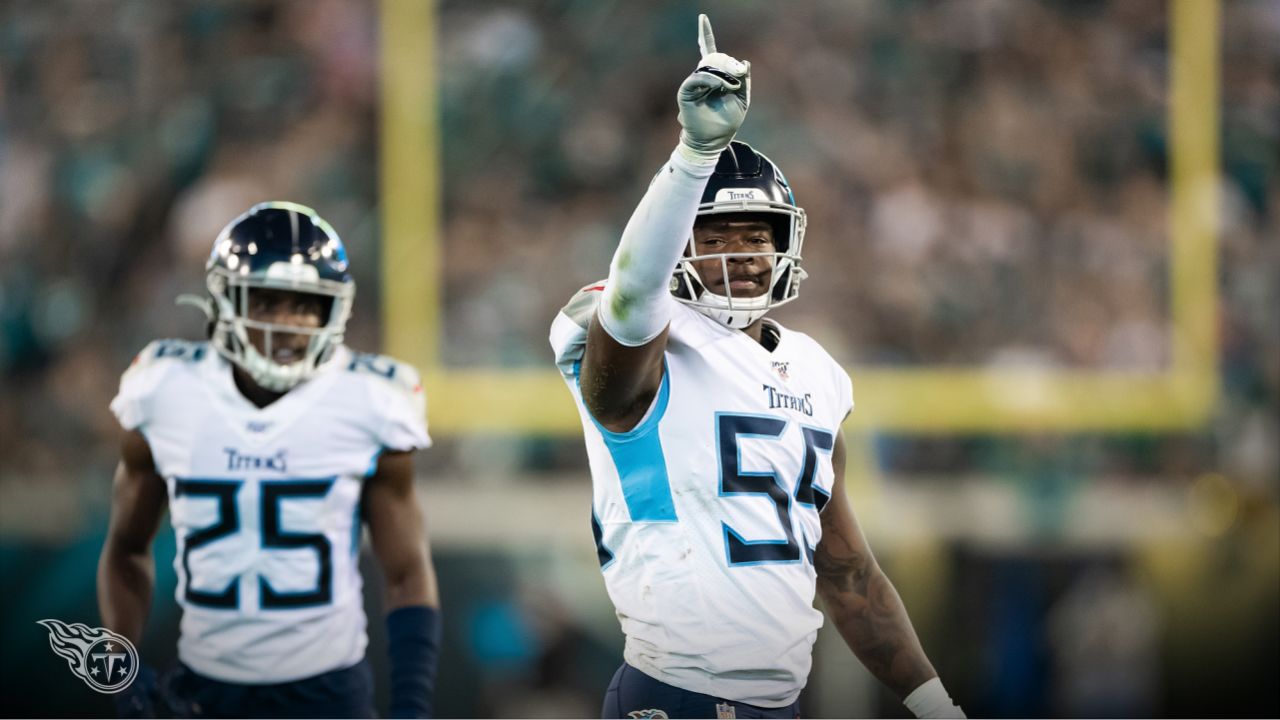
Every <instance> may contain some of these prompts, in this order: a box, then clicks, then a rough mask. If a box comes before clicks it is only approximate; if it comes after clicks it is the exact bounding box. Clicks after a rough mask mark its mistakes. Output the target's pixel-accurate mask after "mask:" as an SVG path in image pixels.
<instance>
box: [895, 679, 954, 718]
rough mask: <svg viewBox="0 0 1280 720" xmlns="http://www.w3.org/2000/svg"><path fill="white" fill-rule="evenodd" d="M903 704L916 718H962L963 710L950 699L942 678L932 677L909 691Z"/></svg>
mask: <svg viewBox="0 0 1280 720" xmlns="http://www.w3.org/2000/svg"><path fill="white" fill-rule="evenodd" d="M902 704H903V705H906V706H907V709H908V710H910V711H911V712H912V714H914V715H915V716H916V717H918V718H963V717H965V714H964V711H963V710H961V709H960V707H959V706H958V705H956V704H955V703H954V702H952V700H951V696H950V695H948V694H947V689H946V688H944V687H943V686H942V680H940V679H938V678H936V677H935V678H933V679H932V680H928V681H926V682H925V683H924V684H923V685H921V686H920V687H918V688H916V689H915V690H912V691H911V694H910V695H908V696H907V697H906V699H905V700H903V701H902Z"/></svg>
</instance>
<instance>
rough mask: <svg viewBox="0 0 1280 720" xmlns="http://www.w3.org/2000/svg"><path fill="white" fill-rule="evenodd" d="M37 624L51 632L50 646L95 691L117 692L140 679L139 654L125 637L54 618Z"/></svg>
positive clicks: (39, 621)
mask: <svg viewBox="0 0 1280 720" xmlns="http://www.w3.org/2000/svg"><path fill="white" fill-rule="evenodd" d="M37 623H39V624H40V625H43V626H44V628H45V629H46V630H48V631H49V647H51V648H53V651H54V652H55V653H57V654H58V656H59V657H61V658H63V659H64V660H66V661H67V665H68V666H69V667H70V668H71V672H73V673H75V675H76V677H78V678H80V679H81V680H83V681H84V682H85V684H86V685H88V686H89V687H91V688H93V689H94V690H97V691H98V692H100V693H108V694H110V693H118V692H120V691H121V690H124V689H125V688H127V687H129V685H130V684H131V683H132V682H133V681H134V679H135V678H137V677H138V651H137V650H136V649H134V647H133V643H131V642H129V640H128V639H127V638H125V637H124V636H123V635H118V634H116V633H113V632H111V631H110V630H106V629H104V628H91V627H89V626H88V625H85V624H83V623H72V624H70V625H68V624H66V623H64V622H62V621H61V620H54V619H52V618H48V619H45V620H38V621H37Z"/></svg>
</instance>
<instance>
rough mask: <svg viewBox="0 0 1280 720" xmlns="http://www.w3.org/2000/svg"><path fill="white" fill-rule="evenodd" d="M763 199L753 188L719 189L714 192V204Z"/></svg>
mask: <svg viewBox="0 0 1280 720" xmlns="http://www.w3.org/2000/svg"><path fill="white" fill-rule="evenodd" d="M764 199H765V198H764V197H763V196H762V195H761V193H760V191H758V190H756V189H755V188H720V189H719V190H717V191H716V202H725V201H731V200H764Z"/></svg>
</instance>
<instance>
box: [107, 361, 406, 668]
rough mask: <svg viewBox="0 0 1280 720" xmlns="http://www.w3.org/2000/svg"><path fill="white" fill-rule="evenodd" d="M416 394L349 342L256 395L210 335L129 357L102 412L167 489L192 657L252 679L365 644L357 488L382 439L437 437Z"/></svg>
mask: <svg viewBox="0 0 1280 720" xmlns="http://www.w3.org/2000/svg"><path fill="white" fill-rule="evenodd" d="M424 405H425V400H424V397H423V393H422V389H421V387H420V386H419V384H418V379H417V375H416V373H415V372H414V370H413V369H412V368H410V367H408V366H407V365H402V364H399V363H397V362H395V361H394V360H391V359H389V358H384V357H378V356H371V355H360V354H356V353H353V352H352V351H350V350H348V349H347V348H346V347H345V346H338V347H337V348H335V354H334V357H333V358H332V360H331V361H329V362H327V363H325V364H324V365H323V366H321V367H320V369H319V370H318V371H317V372H316V373H315V375H314V376H313V377H311V378H310V379H309V380H308V381H307V382H304V383H301V384H299V385H298V386H297V387H295V388H293V389H292V390H290V391H289V392H288V393H286V394H284V395H283V396H281V397H280V398H279V399H278V400H276V401H275V402H273V403H271V404H269V405H267V406H266V407H263V408H258V407H257V406H256V405H254V404H253V403H251V402H250V401H249V400H247V399H246V398H245V397H244V395H242V394H241V393H240V391H239V390H238V389H237V388H236V385H235V382H234V380H233V377H232V372H231V368H230V365H229V363H228V361H227V360H226V359H225V358H224V357H223V356H222V355H220V354H219V353H217V352H213V351H212V349H211V348H210V347H209V345H208V343H206V342H185V341H177V340H161V341H156V342H153V343H151V344H150V345H148V346H147V347H146V348H145V349H144V350H143V351H142V352H141V353H139V354H138V356H137V358H136V359H135V360H134V362H133V365H132V366H131V367H130V368H129V370H128V371H127V372H126V373H125V374H124V377H123V378H122V380H121V383H120V392H119V394H118V395H117V396H116V398H115V400H114V401H112V403H111V409H112V411H113V412H114V413H115V415H116V417H117V418H118V419H119V421H120V424H121V425H122V426H123V427H124V428H125V429H126V430H138V431H140V432H141V433H142V434H143V435H144V436H145V437H146V440H147V443H148V444H149V445H150V448H151V452H152V455H153V459H154V462H155V467H156V471H157V473H158V474H159V475H160V476H161V477H162V478H164V480H165V483H166V485H167V488H168V495H169V511H170V520H171V523H172V525H173V529H174V532H175V534H176V535H177V541H178V542H177V548H178V552H177V556H176V558H175V560H174V566H175V569H176V570H177V574H178V586H177V593H176V595H177V600H178V602H179V603H180V604H181V606H182V608H183V615H182V625H181V635H182V636H181V639H180V641H179V645H178V655H179V658H180V659H181V661H182V662H183V663H184V664H185V665H187V666H188V667H190V668H191V669H193V670H195V671H196V672H198V673H200V674H201V675H204V676H207V677H209V678H213V679H216V680H221V681H224V682H231V683H248V684H261V683H282V682H288V681H292V680H296V679H299V678H305V677H310V676H314V675H318V674H320V673H324V672H327V671H330V670H335V669H339V668H345V667H349V666H351V665H353V664H355V663H357V662H359V661H360V660H361V659H362V658H363V657H364V651H365V645H366V644H367V638H366V633H365V625H366V619H365V613H364V606H363V597H362V593H361V588H362V582H361V577H360V572H359V548H360V528H361V522H360V506H359V503H360V497H361V491H362V489H363V483H364V481H365V479H366V477H368V476H369V475H371V474H372V473H373V471H374V469H375V468H376V466H377V461H378V457H379V455H380V454H381V453H382V452H383V451H384V450H397V451H407V450H413V449H418V448H426V447H428V446H430V444H431V441H430V439H429V437H428V435H427V430H426V425H425V420H424V418H425V407H424Z"/></svg>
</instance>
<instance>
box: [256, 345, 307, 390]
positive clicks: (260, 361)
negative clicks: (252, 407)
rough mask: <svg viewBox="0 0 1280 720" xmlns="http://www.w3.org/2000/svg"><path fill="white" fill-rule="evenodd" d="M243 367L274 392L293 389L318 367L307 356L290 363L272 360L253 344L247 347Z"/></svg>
mask: <svg viewBox="0 0 1280 720" xmlns="http://www.w3.org/2000/svg"><path fill="white" fill-rule="evenodd" d="M241 367H243V368H244V371H245V372H247V373H249V377H251V378H253V381H254V382H256V383H257V384H259V385H261V386H262V387H263V388H264V389H267V390H271V391H273V392H285V391H287V390H292V389H293V388H294V386H296V385H298V384H299V383H301V382H302V381H304V380H307V379H308V378H310V377H311V376H312V375H314V374H315V372H316V370H317V369H318V368H316V367H314V366H313V365H312V363H310V362H308V361H307V359H306V358H302V359H299V360H298V361H297V362H292V363H289V364H288V365H281V364H280V363H276V362H272V361H270V360H268V359H267V358H265V357H263V356H262V353H260V352H258V349H257V348H256V347H254V346H253V345H249V346H248V347H246V348H245V350H244V362H243V364H242V365H241Z"/></svg>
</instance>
